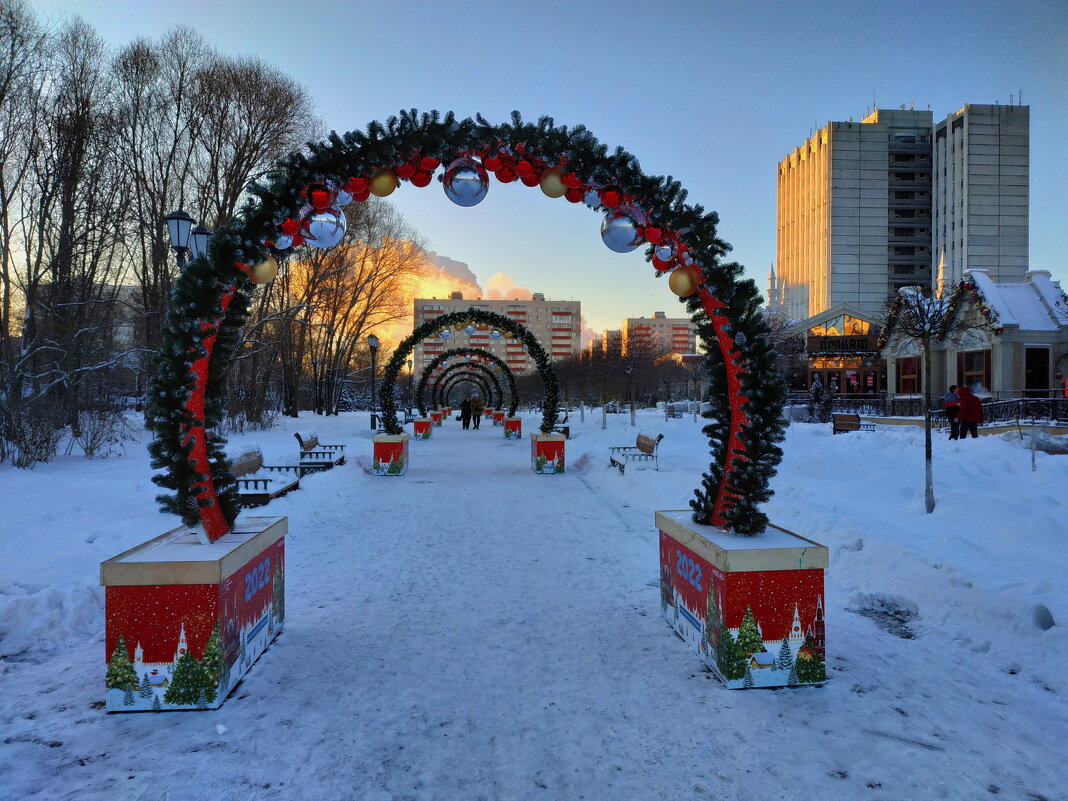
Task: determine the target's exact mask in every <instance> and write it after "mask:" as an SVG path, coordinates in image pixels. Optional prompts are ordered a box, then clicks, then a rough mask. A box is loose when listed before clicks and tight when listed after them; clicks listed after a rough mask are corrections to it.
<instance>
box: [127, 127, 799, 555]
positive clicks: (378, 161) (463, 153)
mask: <svg viewBox="0 0 1068 801" xmlns="http://www.w3.org/2000/svg"><path fill="white" fill-rule="evenodd" d="M442 165H446V174H447V175H448V178H447V179H446V181H445V186H446V192H447V193H450V197H452V198H453V199H454V200H456V197H457V193H456V191H455V188H456V182H455V179H456V178H457V176H458V175H459V174H460V173H459V172H458V171H457V165H460V166H462V167H463V171H462V175H463V177H464V180H465V181H468V183H467V186H469V187H472V188H474V189H475V190H477V191H476V192H474V193H473V194H472V192H470V191H469V192H468V195H467V197H468V198H469V199H470V198H474V197H475V196H476V195H477V199H475V200H473V202H478V200H481V198H482V197H483V196H485V191H486V189H487V188H488V183H487V181H488V173H493V174H494V175H495V176H496V177H497V179H498V180H499V181H500V182H503V183H510V182H512V181H515V180H516V179H517V178H519V179H521V180H522V182H523V183H524V184H527V185H530V186H540V187H541V188H542V191H543V192H544V193H545V194H546V195H548V196H550V197H563V198H566V201H567V202H571V203H574V204H584V205H586V206H587V207H589V208H592V209H594V210H596V211H599V212H601V213H602V214H604V220H603V222H602V235H603V236H605V237H606V244H609V246H610V247H612V249H613V250H617V249H622V250H630V249H634V248H637V247H642V246H646V258H647V260H648V261H649V262H650V263H651V264H652V265H653V267H654V268H655V269H656V270H657V272H658V273H659V274H667V273H670V275H671V277H670V280H669V283H670V284H671V287H672V290H673V291H675V292H676V293H677V294H679V295H680V296H681V297H685V302H686V307H687V310H688V311H689V312H690V314H691V315H692V316H693V320H694V322H695V324H696V326H697V328H698V333H699V335H700V337H701V340H702V342H703V343H704V347H705V349H706V353H707V356H706V364H707V368H708V375H709V385H708V400H709V402H710V404H711V415H710V416H711V419H710V422H709V423H708V425H706V426H705V428H704V433H705V434H706V435H707V436H708V440H709V446H710V450H711V456H712V462H711V465H710V466H709V469H708V471H707V472H706V473H705V474H704V475H703V477H702V480H701V486H700V487H698V488H697V489H696V490H695V493H694V495H695V497H694V499H692V500H691V501H690V505H691V506H692V508H693V510H694V513H693V518H694V520H695V522H698V523H711V524H713V525H717V526H720V527H722V528H725V529H728V530H732V531H734V532H736V533H739V534H756V533H759V532H761V531H763V530H764V528H765V527H766V525H767V516H766V515H765V514H764V513H763V512H761V511H760V509H759V505H760V504H762V503H764V502H765V501H766V500H767V499H768V498H769V497H770V495H771V493H770V490H769V489H768V481H769V479H770V477H771V476H772V475H774V473H775V469H776V466H777V465H778V463H779V461H780V460H781V458H782V451H781V449H780V448H779V447H778V443H779V442H780V441H781V440H782V439H783V436H784V428H783V422H782V409H783V406H784V403H785V398H786V392H785V385H784V384H783V382H782V381H781V379H779V378H778V376H777V374H776V371H775V363H774V352H773V349H772V347H771V344H770V342H769V339H768V337H767V333H768V329H767V326H766V324H765V322H764V319H763V316H762V315H761V313H760V304H761V298H760V292H759V290H758V288H757V286H756V284H755V283H754V282H753V281H752V280H749V279H746V280H742V279H741V273H742V269H743V268H742V266H741V265H740V264H738V263H737V262H726V261H724V260H723V259H724V257H725V256H726V254H727V253H728V251H729V250H730V247H729V246H728V245H727V243H726V242H724V241H723V240H722V239H720V238H719V237H718V235H717V231H716V225H717V223H718V221H719V220H718V216H717V215H716V213H715V212H706V211H705V210H704V209H703V208H702V207H701V206H693V205H689V204H687V203H686V202H685V201H686V192H685V190H683V188H682V186H681V184H679V182H678V181H675V180H674V179H672V178H670V177H666V178H665V177H662V176H647V175H645V174H644V173H643V172H642V170H641V168H640V166H639V164H638V161H637V159H635V158H634V157H633V156H632V155H631V154H629V153H627V152H626V151H625V150H623V149H622V148H616V149H615V150H614V151H611V152H610V151H609V149H608V147H607V146H606V145H604V144H602V143H600V142H598V141H597V139H596V138H595V137H594V136H593V135H592V134H591V133H590V132H589V131H587V130H586V129H585V128H584V127H583V126H577V127H574V128H568V127H566V126H557V125H556V124H555V123H554V122H553V120H552V118H550V117H543V118H541V119H539V120H538V121H537V122H536V123H531V122H524V121H523V119H522V117H521V116H520V114H519V113H518V112H513V114H512V118H511V121H510V122H506V123H501V124H492V123H490V122H488V121H487V120H486V119H485V118H484V117H482V116H481V115H478V116H476V117H474V118H466V119H459V118H457V117H456V116H455V114H453V113H452V112H448V113H446V114H444V115H442V114H439V113H438V112H436V111H434V112H429V113H422V114H420V113H419V112H418V111H417V110H415V109H412V110H410V111H404V112H401V113H400V114H399V115H398V116H395V117H391V118H390V119H388V120H387V121H386V122H385V123H384V124H383V123H380V122H377V121H376V122H372V123H370V124H369V125H368V127H367V129H366V131H351V132H349V133H346V134H337V133H331V134H330V136H329V137H328V138H327V140H326V141H323V142H319V143H314V144H311V145H309V146H308V148H307V150H305V151H303V152H296V153H292V154H290V155H289V156H287V157H286V158H284V159H282V160H281V161H280V162H279V164H278V165H277V167H276V168H275V169H274V170H273V171H272V172H270V173H269V174H268V175H267V176H266V177H265V179H264V180H262V181H259V182H254V183H252V184H251V185H250V186H249V187H248V196H249V200H248V201H247V202H246V203H245V205H244V207H243V208H242V210H241V211H240V213H239V214H238V216H237V217H236V218H235V219H234V220H232V221H231V222H230V223H228V224H226V225H224V226H221V227H220V228H218V229H217V230H216V233H215V236H213V237H212V241H211V244H210V245H209V247H208V253H207V255H206V256H205V257H202V258H198V259H195V260H193V261H192V262H191V263H190V264H189V265H187V267H186V269H185V270H184V271H183V273H182V275H181V276H179V278H178V280H177V281H176V283H175V288H174V293H173V295H172V299H171V306H170V311H169V313H168V318H167V323H166V325H165V327H164V330H163V332H162V342H161V346H160V350H159V353H158V356H157V362H158V365H159V370H158V373H157V376H156V378H155V379H154V381H153V383H152V385H151V387H150V390H149V393H148V395H147V397H146V401H147V412H148V413H147V420H146V422H147V425H148V426H149V428H150V429H151V430H152V432H153V434H154V435H155V438H154V441H153V442H152V444H151V446H150V451H151V454H152V457H153V462H152V465H153V468H155V469H156V470H158V471H159V472H158V473H157V474H156V475H155V476H154V477H153V481H155V482H156V483H157V484H158V485H160V486H161V487H163V488H164V489H165V490H168V492H167V493H165V494H163V495H161V496H159V501H160V504H161V506H162V508H163V509H164V511H169V512H173V513H176V514H178V515H180V516H181V517H182V520H183V522H185V523H186V524H190V525H193V524H197V523H199V524H200V526H201V529H202V532H203V533H204V535H205V536H206V538H207V539H208V540H212V541H214V540H216V539H218V538H219V537H221V536H223V534H225V533H227V532H228V531H229V530H230V529H231V527H232V525H233V522H234V519H235V518H236V516H237V511H238V505H237V500H238V499H237V493H236V486H235V482H234V479H233V476H232V475H231V474H230V465H229V462H228V460H227V458H226V454H225V444H226V443H225V440H224V439H223V438H222V437H221V436H219V435H218V434H217V433H216V432H217V429H218V426H219V424H220V422H221V420H222V412H223V408H224V403H223V395H224V389H225V378H226V372H227V368H228V366H229V364H230V362H231V360H232V358H233V355H234V350H235V348H236V345H237V343H238V342H239V340H240V333H241V328H242V325H243V323H244V321H245V318H246V315H247V311H248V307H249V303H250V298H251V294H252V292H253V290H254V289H255V283H256V282H259V283H263V282H266V281H268V280H270V279H271V278H272V277H273V275H274V273H275V272H276V270H277V268H276V266H275V259H276V258H286V257H287V256H288V254H289V253H290V252H291V250H290V249H291V248H293V247H295V246H297V245H299V244H300V243H302V242H306V243H307V244H310V245H313V246H316V247H328V246H330V245H331V244H335V243H336V242H337V241H340V239H341V235H342V234H343V233H344V222H345V217H344V214H343V212H342V211H340V209H338V208H336V207H338V206H341V205H343V204H344V203H345V202H353V201H356V202H361V201H364V200H366V199H367V197H368V194H369V192H372V191H373V192H374V194H376V195H379V196H385V195H388V194H389V193H390V192H392V191H393V189H395V188H396V187H397V185H398V184H399V182H402V181H403V182H406V183H408V184H410V185H411V186H414V187H426V186H427V185H429V184H430V182H431V178H432V176H433V174H434V172H435V171H436V170H437V169H438V167H439V166H442ZM450 171H451V173H450ZM471 178H474V179H476V180H473V181H469V180H468V179H471ZM479 193H481V194H479ZM457 202H461V201H459V200H457ZM473 202H461V205H473ZM339 230H340V232H341V233H338V231H339ZM620 232H622V236H623V240H624V242H623V247H622V248H620V247H619V246H618V245H619V235H620ZM610 237H612V238H614V239H613V241H610ZM628 238H629V239H628ZM478 314H485V312H481V311H480V312H478V313H477V314H475V313H472V312H467V313H462V314H461V315H460V317H462V318H463V319H470V318H474V319H478ZM445 316H446V317H447V316H448V315H445ZM443 322H444V320H443V319H442V318H439V319H438V321H436V323H435V324H436V325H438V326H440V325H441V324H442V323H443ZM425 335H426V332H422V336H425ZM531 340H533V338H532V337H531ZM415 341H418V340H417V339H416V335H415V334H413V337H412V338H409V339H407V340H405V342H403V343H401V347H399V348H398V350H397V352H396V354H395V357H394V358H393V359H392V360H391V361H390V363H389V366H388V367H387V369H386V384H387V385H389V387H390V394H388V395H386V394H385V392H386V387H385V386H384V387H383V394H382V396H381V400H382V403H381V408H382V409H383V412H384V413H385V414H384V422H385V424H386V428H387V430H388V431H389V432H391V433H400V432H401V428H400V426H399V425H398V424H397V420H396V407H395V402H394V398H393V395H392V386H393V384H395V382H396V380H397V375H398V374H399V371H400V365H401V364H403V362H404V359H405V358H406V356H400V355H399V354H401V353H402V352H405V353H406V352H410V351H411V349H412V347H413V345H414V342H415ZM523 341H524V342H526V344H527V345H528V348H529V351H530V353H531V355H532V356H534V357H535V361H536V362H537V361H538V354H540V355H541V356H542V357H544V353H543V352H542V351H541V348H540V345H538V343H537V341H536V340H533V341H528V340H526V339H524V340H523ZM545 363H546V364H547V363H548V361H547V359H546V360H545ZM539 369H541V363H539ZM544 377H545V373H543V378H544ZM545 384H546V392H545V398H544V401H543V421H542V426H541V429H542V431H548V430H550V429H551V427H552V425H553V422H554V421H555V417H556V406H557V398H556V385H555V378H553V379H552V381H551V382H550V381H549V380H548V379H546V381H545Z"/></svg>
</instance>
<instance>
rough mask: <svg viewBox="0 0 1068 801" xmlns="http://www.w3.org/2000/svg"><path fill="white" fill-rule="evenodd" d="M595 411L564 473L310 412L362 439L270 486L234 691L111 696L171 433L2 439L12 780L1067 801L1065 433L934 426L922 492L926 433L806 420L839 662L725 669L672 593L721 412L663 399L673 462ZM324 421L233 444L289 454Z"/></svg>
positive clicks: (5, 666)
mask: <svg viewBox="0 0 1068 801" xmlns="http://www.w3.org/2000/svg"><path fill="white" fill-rule="evenodd" d="M570 422H571V425H572V432H573V433H574V435H575V436H574V438H573V439H572V440H571V441H570V442H569V443H568V444H567V462H568V468H567V469H568V472H567V473H566V474H564V475H561V476H540V475H535V474H534V473H533V472H531V470H530V466H529V447H528V444H527V442H526V441H522V442H506V441H505V440H504V439H503V435H502V433H501V429H500V428H493V427H492V426H489V425H486V426H484V427H483V428H482V429H481V430H480V431H466V432H465V431H462V430H460V426H459V424H458V423H456V422H454V421H449V422H448V423H446V425H445V426H444V427H443V428H440V429H435V431H434V435H433V438H432V439H431V440H429V441H427V442H418V441H415V442H412V443H411V450H412V467H411V469H410V470H409V472H408V474H407V475H406V476H404V477H401V478H386V477H373V476H370V475H368V474H366V472H365V470H364V469H361V467H362V468H366V467H367V466H368V465H369V463H370V432H369V430H368V424H367V416H366V415H343V416H341V417H339V418H332V419H318V420H314V419H302V420H301V421H300V423H299V426H300V427H301V428H306V427H309V426H314V427H315V428H317V429H318V431H319V433H320V436H321V439H322V440H323V441H324V442H343V443H346V444H347V445H348V452H349V454H350V458H349V461H348V463H347V464H346V465H344V466H342V467H340V468H337V469H334V470H332V471H329V472H326V473H321V474H317V475H312V476H309V477H307V478H306V479H304V480H303V481H302V484H301V489H300V490H299V491H298V492H295V493H291V494H290V495H288V496H286V497H284V498H281V499H279V500H276V501H274V502H272V503H271V504H270V505H269V506H268V507H265V509H263V510H262V511H261V512H260V513H270V514H279V515H288V516H289V526H290V533H289V535H288V537H287V539H286V552H287V576H286V582H285V584H286V590H287V599H286V617H287V619H286V627H285V630H284V631H283V633H282V634H281V636H280V637H279V638H278V639H277V640H276V641H275V642H274V643H273V644H272V645H271V647H270V648H268V650H267V651H266V653H264V655H263V656H262V657H261V658H260V660H259V661H258V662H257V663H256V664H255V665H254V666H253V668H252V670H251V671H250V672H249V673H248V674H247V675H246V676H245V678H244V680H243V682H242V683H241V684H240V685H239V686H238V687H237V689H236V690H235V691H234V693H233V695H231V696H230V698H229V699H228V700H227V701H226V703H225V704H224V706H223V707H222V708H221V709H219V710H217V711H209V712H187V713H181V712H171V713H161V714H158V715H157V714H151V713H144V714H105V713H104V712H103V711H102V710H101V709H100V708H99V707H100V705H101V702H102V700H103V696H104V685H103V681H104V667H105V664H104V663H105V659H106V655H105V653H104V644H103V620H104V618H103V593H102V591H101V589H100V588H99V587H98V586H97V584H98V576H99V573H98V564H99V563H100V562H101V561H102V560H104V559H107V558H108V557H110V556H113V555H115V554H116V553H118V552H120V551H122V550H125V549H127V548H130V547H132V546H134V545H136V544H138V543H139V542H142V541H144V540H146V539H148V538H150V537H153V536H156V535H158V534H160V533H162V532H163V531H165V530H166V529H167V528H170V527H171V526H172V525H173V522H172V521H171V520H170V519H167V518H164V517H161V516H160V515H159V513H158V512H157V511H156V505H155V502H154V500H153V497H154V495H155V492H156V488H155V486H154V485H153V484H152V483H151V482H150V481H149V476H150V470H149V468H148V459H147V455H146V454H145V452H144V447H143V445H137V444H131V445H130V446H129V447H128V449H127V450H128V452H127V455H126V456H124V457H121V458H116V459H109V460H102V461H86V460H85V459H83V458H81V457H61V458H59V459H57V460H56V461H55V462H54V463H52V464H48V465H41V466H39V467H38V468H37V469H36V470H34V471H32V472H25V471H17V470H13V469H11V468H10V467H7V466H4V467H0V499H2V501H0V503H2V514H0V743H2V747H0V798H2V799H5V800H6V799H28V798H37V799H50V800H51V799H79V801H80V800H81V799H93V800H96V799H101V800H103V799H107V801H115V799H131V800H135V801H162V800H163V799H167V800H168V801H179V799H197V800H198V801H209V800H210V801H216V800H223V799H234V801H247V800H248V799H315V801H328V800H331V799H369V800H371V799H373V800H374V801H385V800H386V799H395V800H396V801H400V799H448V801H459V800H460V799H464V800H465V801H466V800H468V799H472V800H473V799H486V800H487V801H497V800H498V799H509V800H510V799H546V800H547V801H549V800H551V801H564V800H565V799H566V800H567V801H571V800H573V799H588V800H590V801H595V800H598V799H605V800H606V801H608V800H610V801H620V800H621V799H622V800H623V801H631V799H634V800H635V801H644V800H645V799H661V798H662V799H678V798H709V799H719V800H723V801H727V800H728V799H746V801H748V800H749V799H754V798H759V799H790V800H791V801H799V800H802V799H872V800H873V801H878V800H879V799H943V798H944V799H962V800H964V799H966V800H967V801H974V799H981V798H988V797H989V798H998V799H1001V798H1006V799H1029V800H1030V801H1034V799H1043V798H1044V799H1049V800H1050V801H1053V799H1064V798H1068V767H1066V760H1065V737H1066V734H1068V703H1066V698H1068V594H1066V591H1065V580H1064V577H1065V576H1066V575H1068V549H1066V548H1065V536H1066V535H1065V529H1066V523H1068V455H1060V456H1050V455H1046V454H1043V453H1039V454H1038V461H1037V466H1038V469H1037V471H1035V472H1032V470H1031V454H1030V451H1028V450H1025V449H1023V448H1021V447H1019V445H1018V444H1015V443H1013V442H1011V441H1008V440H1006V439H1001V438H996V437H983V438H980V439H979V440H968V441H963V442H945V441H943V440H941V439H939V440H938V441H937V442H936V446H935V448H936V451H935V457H936V462H935V482H936V494H937V497H938V507H937V509H936V510H935V513H934V514H932V515H926V514H924V512H923V462H922V455H923V447H922V432H921V431H920V430H919V429H907V428H904V429H895V430H888V431H883V430H880V431H877V432H874V433H869V432H858V433H852V434H847V435H843V436H836V437H832V436H831V432H830V426H829V425H824V426H815V425H798V424H795V425H794V426H793V427H791V428H790V429H789V433H788V439H787V441H786V443H785V451H786V458H785V460H784V462H783V464H782V467H781V469H780V472H779V475H778V476H777V477H776V478H775V479H774V483H773V487H774V489H775V491H776V494H775V497H774V499H773V500H772V501H771V502H770V503H769V505H768V507H767V509H768V512H769V514H770V516H771V518H772V520H773V521H774V522H775V523H777V524H778V525H781V526H783V527H785V528H787V529H790V530H793V531H796V532H798V533H799V534H802V535H804V536H806V537H809V538H811V539H815V540H818V541H820V542H822V543H824V544H826V545H827V546H828V547H829V549H830V560H831V561H830V568H829V570H828V571H827V575H826V593H827V597H826V609H827V624H826V630H827V652H828V667H829V673H830V681H829V682H828V683H827V684H826V685H825V686H823V687H822V688H813V687H807V688H794V689H784V690H751V691H728V690H725V689H723V688H722V687H721V686H720V685H719V684H718V683H717V681H716V680H715V679H714V678H712V677H711V675H710V674H709V673H708V672H706V671H705V670H704V668H703V666H702V664H701V662H700V660H699V658H698V657H697V656H696V655H695V654H693V653H692V652H691V651H690V650H689V649H688V648H687V647H686V646H685V645H684V644H683V643H682V642H681V641H680V640H679V639H678V638H677V637H676V636H675V635H674V634H673V633H672V631H671V630H670V629H669V627H668V625H667V624H666V623H665V622H664V621H663V619H662V618H661V617H660V598H659V591H658V584H657V582H658V565H657V558H658V546H657V536H656V531H655V529H654V527H653V511H654V510H656V509H679V508H684V507H685V506H686V505H687V502H688V500H689V498H690V497H691V495H692V490H693V488H694V487H695V486H696V485H697V484H698V482H699V479H700V474H701V472H702V471H703V470H704V469H705V467H707V443H706V442H705V440H704V437H703V436H702V435H700V434H699V432H698V427H699V425H700V423H697V424H695V423H693V422H692V421H691V419H690V418H689V417H687V418H685V419H682V420H671V421H667V422H665V421H664V420H663V418H662V417H661V416H659V415H657V414H656V413H654V412H646V413H643V414H642V415H641V416H640V418H639V421H638V428H639V429H641V430H648V431H654V432H658V431H662V432H663V433H664V434H665V439H664V441H663V443H662V444H661V446H660V453H661V458H660V465H661V469H660V471H659V472H656V471H652V470H638V469H629V470H628V471H627V474H626V475H625V476H621V475H620V474H619V473H618V472H617V471H616V470H614V469H611V468H609V467H608V466H607V447H608V446H609V445H617V444H627V443H632V442H633V438H634V429H633V428H631V427H630V426H629V424H628V423H629V419H628V417H627V416H626V415H609V417H608V429H607V430H606V431H602V430H601V428H600V415H599V414H597V415H596V416H594V415H590V414H587V416H586V422H585V424H581V423H580V422H579V420H578V414H577V413H575V414H573V415H572V418H571V421H570ZM524 425H525V428H526V430H527V431H531V430H534V427H535V425H536V418H534V417H532V416H528V417H527V418H526V420H525V423H524ZM296 429H297V424H296V422H295V421H290V422H289V424H288V427H287V428H280V429H277V430H273V431H269V432H255V433H249V434H245V435H242V436H236V437H233V438H232V439H231V448H232V450H233V451H235V452H236V451H237V450H238V449H239V448H240V447H241V446H242V445H252V444H259V445H262V447H263V449H264V452H265V454H266V456H267V462H268V463H291V462H292V461H293V457H294V455H295V453H296V441H295V439H294V438H293V431H294V430H296ZM1050 619H1052V621H1054V623H1055V625H1053V626H1052V627H1048V625H1049V622H1050Z"/></svg>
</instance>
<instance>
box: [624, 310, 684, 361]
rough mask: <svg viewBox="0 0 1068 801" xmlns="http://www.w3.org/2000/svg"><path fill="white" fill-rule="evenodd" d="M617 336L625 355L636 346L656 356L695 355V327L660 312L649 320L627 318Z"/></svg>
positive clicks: (680, 318) (646, 318)
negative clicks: (645, 345)
mask: <svg viewBox="0 0 1068 801" xmlns="http://www.w3.org/2000/svg"><path fill="white" fill-rule="evenodd" d="M620 332H621V335H620V343H621V347H622V349H623V353H624V354H626V353H627V352H628V349H629V348H630V347H632V343H637V342H643V343H648V344H649V345H650V346H651V347H652V348H653V349H654V350H655V351H656V352H658V353H696V352H697V326H695V325H694V324H693V323H692V322H691V321H690V318H689V317H668V316H667V315H666V314H665V313H664V312H662V311H658V312H653V316H652V317H628V318H627V319H626V320H624V321H623V324H622V325H621V326H620ZM606 333H607V332H606Z"/></svg>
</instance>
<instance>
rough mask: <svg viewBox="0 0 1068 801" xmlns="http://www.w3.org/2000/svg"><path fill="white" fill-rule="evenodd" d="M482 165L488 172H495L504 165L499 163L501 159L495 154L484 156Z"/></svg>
mask: <svg viewBox="0 0 1068 801" xmlns="http://www.w3.org/2000/svg"><path fill="white" fill-rule="evenodd" d="M482 166H483V167H485V168H486V169H487V170H489V171H490V172H497V170H499V169H500V168H501V167H503V166H504V165H503V164H502V163H501V160H500V159H499V158H497V157H496V156H486V157H485V158H484V159H482Z"/></svg>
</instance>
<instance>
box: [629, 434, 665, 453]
mask: <svg viewBox="0 0 1068 801" xmlns="http://www.w3.org/2000/svg"><path fill="white" fill-rule="evenodd" d="M663 438H664V435H663V434H658V435H657V437H656V439H653V437H651V436H650V435H648V434H639V435H638V437H637V439H635V440H634V445H635V447H637V449H638V450H640V451H641V452H642V453H648V454H653V453H656V446H657V445H659V444H660V440H662V439H663Z"/></svg>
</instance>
